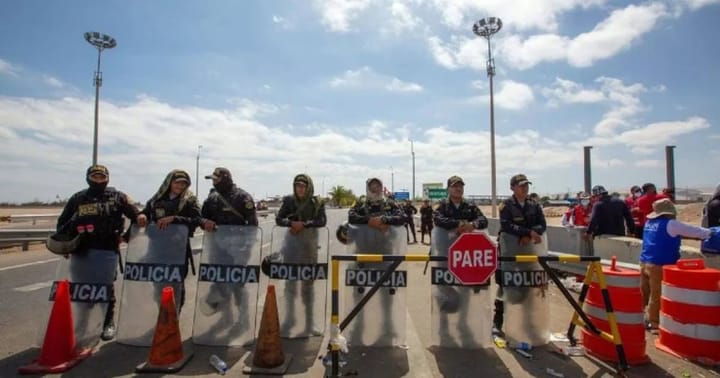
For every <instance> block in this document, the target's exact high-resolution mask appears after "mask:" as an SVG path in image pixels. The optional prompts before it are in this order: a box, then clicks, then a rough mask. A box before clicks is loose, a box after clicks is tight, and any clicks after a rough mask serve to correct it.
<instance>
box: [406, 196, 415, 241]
mask: <svg viewBox="0 0 720 378" xmlns="http://www.w3.org/2000/svg"><path fill="white" fill-rule="evenodd" d="M402 209H403V212H404V213H405V228H406V229H407V231H408V235H407V241H408V243H410V235H411V234H412V237H413V241H414V242H415V243H417V234H416V233H415V214H417V212H418V210H417V208H416V207H415V206H413V204H412V202H409V201H408V202H407V203H406V204H405V205H403V207H402Z"/></svg>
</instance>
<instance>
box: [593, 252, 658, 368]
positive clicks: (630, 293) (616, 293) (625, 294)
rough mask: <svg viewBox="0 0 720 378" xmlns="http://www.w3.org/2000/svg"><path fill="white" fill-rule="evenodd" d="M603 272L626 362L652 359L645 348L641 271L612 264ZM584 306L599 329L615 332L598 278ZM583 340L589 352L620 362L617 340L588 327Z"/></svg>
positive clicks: (600, 357)
mask: <svg viewBox="0 0 720 378" xmlns="http://www.w3.org/2000/svg"><path fill="white" fill-rule="evenodd" d="M603 274H604V275H605V282H606V283H607V289H608V294H609V297H610V300H611V302H612V309H613V313H614V314H615V319H616V320H617V323H618V331H619V333H620V339H621V341H622V345H623V349H624V351H625V357H626V359H627V363H628V364H630V365H638V364H642V363H646V362H648V361H650V359H649V358H648V356H647V353H646V352H645V347H646V343H645V325H644V314H643V304H642V294H641V292H640V272H638V271H637V270H633V269H625V268H616V267H614V266H613V267H603ZM583 310H584V311H585V313H586V314H587V316H588V317H589V318H590V320H591V321H592V322H593V324H595V326H597V328H598V329H601V330H603V331H605V332H607V333H609V334H612V331H611V330H610V323H609V322H608V317H607V310H606V307H605V301H604V300H603V295H602V290H601V289H600V285H599V284H598V283H597V282H592V283H591V284H590V288H589V290H588V295H587V299H586V301H585V304H584V305H583ZM582 343H583V346H584V347H585V350H586V351H587V352H588V353H589V354H591V355H593V356H595V357H597V358H599V359H601V360H604V361H612V362H619V358H618V355H617V349H616V347H615V344H613V343H611V342H609V341H607V340H605V339H603V338H601V337H600V336H597V335H595V334H594V333H592V332H590V331H588V330H586V329H583V330H582Z"/></svg>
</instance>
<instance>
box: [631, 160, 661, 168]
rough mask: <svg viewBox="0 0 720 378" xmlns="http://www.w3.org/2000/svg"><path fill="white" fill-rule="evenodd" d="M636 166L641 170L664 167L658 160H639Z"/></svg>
mask: <svg viewBox="0 0 720 378" xmlns="http://www.w3.org/2000/svg"><path fill="white" fill-rule="evenodd" d="M634 164H635V166H636V167H640V168H660V167H662V166H663V162H662V161H660V160H656V159H648V160H638V161H636V162H635V163H634Z"/></svg>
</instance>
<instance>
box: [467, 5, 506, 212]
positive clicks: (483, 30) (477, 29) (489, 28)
mask: <svg viewBox="0 0 720 378" xmlns="http://www.w3.org/2000/svg"><path fill="white" fill-rule="evenodd" d="M500 29H502V21H501V20H500V18H499V17H486V18H483V19H480V20H478V21H477V22H476V23H475V24H474V25H473V33H475V34H476V35H477V36H478V37H483V38H485V39H486V40H487V45H488V60H487V76H488V78H489V79H490V176H491V179H490V182H491V186H492V188H491V200H490V201H491V203H492V216H493V218H497V177H496V171H495V106H494V105H495V103H494V98H493V76H495V60H494V59H493V57H492V50H491V48H490V37H492V35H493V34H495V33H497V32H499V31H500Z"/></svg>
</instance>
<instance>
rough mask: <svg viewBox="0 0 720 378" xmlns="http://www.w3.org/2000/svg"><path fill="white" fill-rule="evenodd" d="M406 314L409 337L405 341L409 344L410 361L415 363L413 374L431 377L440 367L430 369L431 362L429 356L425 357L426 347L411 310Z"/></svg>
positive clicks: (407, 334) (407, 335) (422, 377)
mask: <svg viewBox="0 0 720 378" xmlns="http://www.w3.org/2000/svg"><path fill="white" fill-rule="evenodd" d="M405 314H406V317H405V324H406V325H407V328H406V332H407V333H406V334H405V336H406V338H407V339H406V340H405V342H406V343H407V346H408V361H410V363H412V364H413V366H412V370H413V372H414V373H413V374H414V375H413V376H414V377H418V378H425V377H427V378H431V377H432V376H433V374H432V372H433V371H438V367H437V366H433V370H430V363H429V362H428V358H426V357H425V348H424V347H423V345H422V342H421V341H420V335H418V333H417V329H416V328H415V323H414V322H413V320H412V317H411V316H410V312H407V311H406V312H405ZM433 360H434V359H433Z"/></svg>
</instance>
